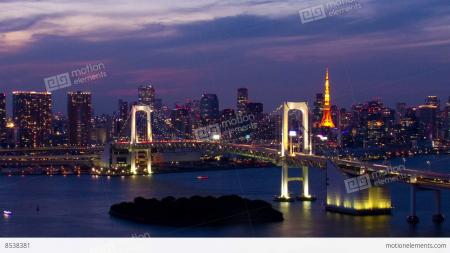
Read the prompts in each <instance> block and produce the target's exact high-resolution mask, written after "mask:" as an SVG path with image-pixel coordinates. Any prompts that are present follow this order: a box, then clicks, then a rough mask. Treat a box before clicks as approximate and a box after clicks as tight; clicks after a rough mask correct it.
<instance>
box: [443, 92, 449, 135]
mask: <svg viewBox="0 0 450 253" xmlns="http://www.w3.org/2000/svg"><path fill="white" fill-rule="evenodd" d="M443 119H444V138H445V139H446V140H447V141H449V142H450V97H448V101H447V103H446V104H445V110H444V117H443Z"/></svg>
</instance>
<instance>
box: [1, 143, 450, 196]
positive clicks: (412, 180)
mask: <svg viewBox="0 0 450 253" xmlns="http://www.w3.org/2000/svg"><path fill="white" fill-rule="evenodd" d="M111 145H112V147H113V148H115V149H127V150H145V149H148V148H152V149H156V150H157V151H186V150H188V151H193V150H194V151H197V150H198V151H210V152H213V153H216V154H217V153H218V154H226V153H228V154H237V155H242V156H246V157H254V158H256V159H261V160H265V161H270V162H272V163H274V164H276V165H281V163H282V162H283V158H282V157H280V151H279V150H277V149H275V148H270V147H262V146H255V145H246V144H231V143H221V142H200V141H193V140H183V141H153V142H143V143H137V144H133V145H130V143H128V142H116V143H112V144H111ZM102 150H103V147H84V148H79V147H45V148H18V149H0V164H2V165H13V164H15V163H17V162H20V163H21V164H23V163H28V164H30V165H32V164H54V163H55V164H58V163H60V162H64V163H68V164H69V163H76V164H87V165H88V164H89V165H90V164H92V163H93V162H94V161H96V160H97V159H100V154H99V153H100V151H102ZM71 151H73V152H75V153H76V154H75V155H69V154H67V152H69V153H70V152H71ZM28 152H29V153H30V154H31V155H30V154H29V155H24V153H28ZM41 152H51V154H44V153H41ZM54 152H56V153H57V155H53V154H54ZM64 152H66V154H63V153H64ZM284 162H286V163H287V164H288V165H289V166H292V167H301V166H308V167H314V168H321V169H325V168H327V166H328V165H329V164H328V163H329V162H331V163H332V164H334V165H335V166H337V167H339V168H340V169H341V170H342V171H343V172H345V173H347V174H351V175H355V176H357V175H362V174H364V173H379V174H380V173H384V174H383V175H387V176H391V177H397V176H399V174H401V175H402V177H401V180H400V182H403V183H409V184H414V185H416V186H419V187H423V188H429V189H443V188H444V189H450V175H449V174H443V173H437V172H429V171H422V170H414V169H406V168H402V169H401V170H400V171H398V170H395V171H394V170H392V168H390V167H389V166H388V165H379V164H373V163H368V162H361V161H352V160H343V159H336V158H328V157H323V156H316V155H305V154H301V153H295V154H294V155H293V156H286V157H285V158H284Z"/></svg>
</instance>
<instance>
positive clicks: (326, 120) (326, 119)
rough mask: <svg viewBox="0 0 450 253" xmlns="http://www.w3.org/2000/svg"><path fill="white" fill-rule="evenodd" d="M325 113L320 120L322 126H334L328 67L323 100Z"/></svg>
mask: <svg viewBox="0 0 450 253" xmlns="http://www.w3.org/2000/svg"><path fill="white" fill-rule="evenodd" d="M323 102H324V103H323V115H322V121H321V122H320V126H321V127H331V128H334V123H333V119H332V118H331V104H330V80H329V79H328V68H327V72H326V74H325V95H324V101H323Z"/></svg>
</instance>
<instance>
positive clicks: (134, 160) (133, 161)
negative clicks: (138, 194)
mask: <svg viewBox="0 0 450 253" xmlns="http://www.w3.org/2000/svg"><path fill="white" fill-rule="evenodd" d="M129 152H130V153H129V156H130V165H131V167H130V171H131V174H133V175H136V174H137V173H138V171H137V168H138V166H137V164H138V157H139V153H141V154H142V153H145V161H146V165H147V166H145V170H144V171H143V174H149V175H150V174H152V173H153V171H152V151H151V149H150V148H148V149H144V150H135V149H130V151H129Z"/></svg>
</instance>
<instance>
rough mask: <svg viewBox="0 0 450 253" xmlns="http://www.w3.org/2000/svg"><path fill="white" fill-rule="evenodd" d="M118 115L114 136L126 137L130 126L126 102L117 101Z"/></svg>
mask: <svg viewBox="0 0 450 253" xmlns="http://www.w3.org/2000/svg"><path fill="white" fill-rule="evenodd" d="M118 107H119V108H118V110H119V113H118V115H117V119H116V134H115V136H116V137H118V138H122V137H126V136H127V134H128V132H129V131H127V130H128V129H129V126H130V120H129V119H130V117H129V115H130V109H129V107H128V102H127V101H123V100H122V99H119V104H118Z"/></svg>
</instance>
